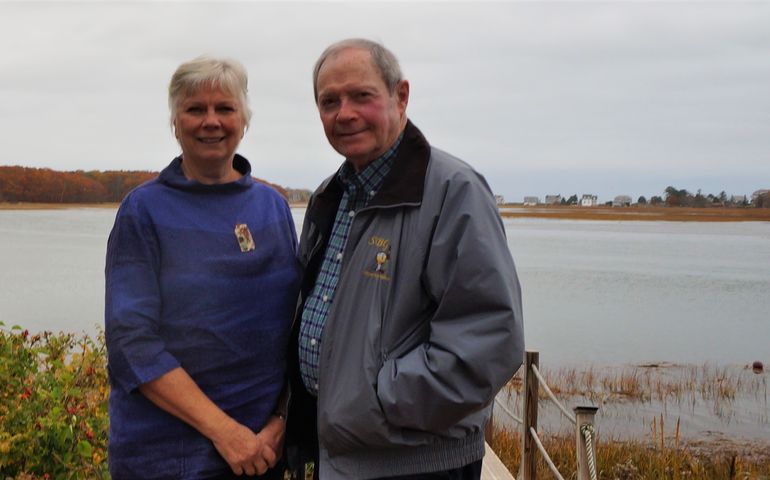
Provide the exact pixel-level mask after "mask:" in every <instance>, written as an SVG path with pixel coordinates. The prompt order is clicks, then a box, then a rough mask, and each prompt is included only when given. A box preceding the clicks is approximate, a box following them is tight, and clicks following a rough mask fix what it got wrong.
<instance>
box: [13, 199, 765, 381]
mask: <svg viewBox="0 0 770 480" xmlns="http://www.w3.org/2000/svg"><path fill="white" fill-rule="evenodd" d="M293 213H294V218H295V221H296V223H297V229H298V230H299V229H300V228H301V220H302V216H303V214H304V209H294V210H293ZM114 216H115V210H113V209H70V210H39V211H0V265H1V266H2V268H1V269H0V321H3V322H5V323H6V325H12V324H20V325H22V326H24V327H25V328H28V329H29V330H31V331H37V330H44V329H48V330H67V331H74V332H80V331H85V332H89V333H92V332H94V331H95V329H96V327H97V326H98V325H101V323H102V316H103V309H104V272H103V270H104V253H105V249H106V242H107V236H108V234H109V231H110V228H111V227H112V222H113V220H114ZM505 226H506V231H507V233H508V241H509V245H510V247H511V251H512V252H513V256H514V260H515V262H516V265H517V269H518V272H519V276H520V278H521V284H522V290H523V301H524V315H525V331H526V342H527V346H528V348H530V349H534V350H539V351H540V352H541V353H540V359H541V364H542V365H544V366H546V367H548V366H555V365H588V364H593V365H604V364H623V363H643V362H661V361H669V362H677V363H696V364H700V363H704V362H713V363H716V364H735V365H743V364H746V363H750V362H751V361H753V360H762V361H764V362H765V363H766V364H767V363H770V361H769V360H770V358H768V355H769V354H770V347H768V346H767V345H768V341H767V339H768V338H770V321H768V314H767V312H770V295H769V294H768V293H769V292H770V223H767V222H747V223H696V222H692V223H672V222H593V221H568V220H541V219H506V220H505Z"/></svg>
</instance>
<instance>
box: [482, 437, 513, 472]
mask: <svg viewBox="0 0 770 480" xmlns="http://www.w3.org/2000/svg"><path fill="white" fill-rule="evenodd" d="M481 480H516V479H515V478H514V476H513V475H511V472H509V471H508V469H507V468H506V467H505V465H503V462H501V461H500V458H499V457H498V456H497V454H496V453H495V452H494V450H492V447H490V446H489V444H486V449H485V453H484V461H483V462H482V464H481Z"/></svg>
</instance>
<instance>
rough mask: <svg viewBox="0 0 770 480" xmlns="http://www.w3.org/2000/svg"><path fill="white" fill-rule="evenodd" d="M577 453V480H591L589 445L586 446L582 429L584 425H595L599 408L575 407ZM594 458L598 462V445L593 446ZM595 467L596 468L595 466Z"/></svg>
mask: <svg viewBox="0 0 770 480" xmlns="http://www.w3.org/2000/svg"><path fill="white" fill-rule="evenodd" d="M573 410H574V412H575V420H576V421H575V451H576V452H577V480H591V471H590V470H589V469H588V445H586V442H585V438H584V437H583V432H581V431H580V428H581V427H582V426H583V425H586V424H588V425H591V426H593V424H594V415H596V411H597V410H599V407H575V408H574V409H573ZM591 448H592V452H591V454H592V456H593V458H594V461H595V460H596V445H595V444H593V443H592V444H591ZM594 466H596V465H595V464H594Z"/></svg>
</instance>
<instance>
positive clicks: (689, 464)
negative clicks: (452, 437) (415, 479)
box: [491, 425, 770, 480]
mask: <svg viewBox="0 0 770 480" xmlns="http://www.w3.org/2000/svg"><path fill="white" fill-rule="evenodd" d="M541 440H542V442H543V446H544V447H545V449H546V451H547V452H549V455H550V456H551V460H553V462H554V464H555V465H556V467H557V468H558V470H559V472H560V473H561V474H562V476H563V477H564V478H566V479H570V478H575V470H576V462H575V459H576V454H575V449H576V445H575V438H574V437H573V436H550V437H546V438H541ZM491 446H492V448H493V449H494V451H495V453H496V454H497V455H498V456H499V457H500V460H501V461H502V462H503V463H504V464H505V466H506V467H508V469H509V470H510V471H511V472H512V473H514V474H516V472H517V471H518V468H519V464H520V461H521V434H520V433H519V432H512V431H510V430H505V429H502V430H496V431H495V433H494V435H493V440H492V442H491ZM760 453H761V454H759V455H758V454H756V452H751V451H748V453H747V451H746V450H745V449H742V448H740V447H736V446H727V447H725V446H720V447H717V448H710V449H705V450H704V449H702V448H701V447H700V446H699V445H697V444H690V443H683V442H681V440H680V439H679V438H678V435H676V432H672V434H671V435H670V436H667V435H665V434H664V430H663V428H662V427H659V426H657V425H656V430H655V431H651V435H650V439H649V440H640V441H620V440H614V439H602V438H599V439H597V445H596V465H597V474H598V478H599V479H607V480H610V479H611V480H646V479H650V480H659V479H671V480H680V479H681V480H684V479H687V480H714V479H757V480H759V479H768V478H770V452H763V453H762V452H760ZM536 456H537V471H538V478H553V476H552V474H551V472H550V470H549V469H548V467H547V465H546V463H545V461H544V460H543V458H542V456H541V455H540V453H539V452H537V453H536Z"/></svg>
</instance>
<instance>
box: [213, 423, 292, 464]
mask: <svg viewBox="0 0 770 480" xmlns="http://www.w3.org/2000/svg"><path fill="white" fill-rule="evenodd" d="M271 421H272V417H271ZM270 423H271V422H270V421H268V424H267V425H266V426H265V428H264V429H262V431H260V432H259V433H258V434H255V433H254V432H252V431H251V430H250V429H249V428H247V427H245V426H244V425H241V424H240V423H238V422H235V421H232V422H231V423H230V424H229V425H227V426H225V427H224V428H222V429H221V430H220V431H219V432H218V433H217V434H216V435H214V436H212V438H211V441H212V442H213V443H214V448H216V449H217V451H218V452H219V454H220V455H222V458H224V459H225V461H226V462H227V464H228V465H229V466H230V469H232V471H233V473H235V474H236V475H243V474H246V475H262V474H264V473H265V472H266V471H267V470H268V469H269V468H271V467H274V466H275V464H276V462H277V461H278V455H276V449H275V447H274V443H273V442H274V436H273V435H272V434H269V433H266V430H268V427H269V426H270ZM280 441H281V442H282V441H283V427H281V432H280ZM277 451H278V452H280V450H277Z"/></svg>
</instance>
